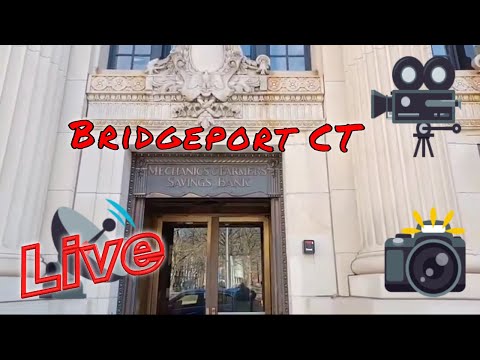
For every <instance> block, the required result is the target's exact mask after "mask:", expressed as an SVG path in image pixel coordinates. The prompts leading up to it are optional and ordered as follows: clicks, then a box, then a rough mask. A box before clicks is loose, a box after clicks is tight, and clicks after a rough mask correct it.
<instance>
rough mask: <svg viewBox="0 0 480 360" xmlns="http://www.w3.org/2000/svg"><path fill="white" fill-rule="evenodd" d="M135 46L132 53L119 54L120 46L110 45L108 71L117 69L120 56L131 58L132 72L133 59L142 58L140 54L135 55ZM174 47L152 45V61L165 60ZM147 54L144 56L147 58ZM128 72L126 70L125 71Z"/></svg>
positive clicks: (131, 67) (131, 66)
mask: <svg viewBox="0 0 480 360" xmlns="http://www.w3.org/2000/svg"><path fill="white" fill-rule="evenodd" d="M135 46H136V45H132V51H131V52H130V53H119V45H110V52H109V56H108V65H107V66H108V69H113V70H115V69H117V57H119V56H130V57H131V60H130V70H132V69H133V59H134V57H135V56H136V55H138V56H142V55H140V54H135ZM171 48H172V46H171V45H151V51H150V60H153V59H156V58H160V59H164V58H166V57H167V56H168V54H169V53H170V50H171ZM146 55H148V54H145V55H144V56H145V57H146ZM125 70H126V69H125Z"/></svg>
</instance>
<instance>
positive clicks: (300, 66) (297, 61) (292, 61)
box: [288, 57, 305, 71]
mask: <svg viewBox="0 0 480 360" xmlns="http://www.w3.org/2000/svg"><path fill="white" fill-rule="evenodd" d="M288 70H292V71H304V70H305V58H304V57H289V58H288Z"/></svg>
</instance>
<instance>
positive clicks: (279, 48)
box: [270, 45, 287, 55]
mask: <svg viewBox="0 0 480 360" xmlns="http://www.w3.org/2000/svg"><path fill="white" fill-rule="evenodd" d="M270 55H287V46H286V45H270Z"/></svg>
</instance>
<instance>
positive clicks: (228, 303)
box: [218, 223, 265, 313]
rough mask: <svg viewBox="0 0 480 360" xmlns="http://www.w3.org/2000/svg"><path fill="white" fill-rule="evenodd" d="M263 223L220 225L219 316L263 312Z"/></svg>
mask: <svg viewBox="0 0 480 360" xmlns="http://www.w3.org/2000/svg"><path fill="white" fill-rule="evenodd" d="M262 240H263V239H262V226H261V225H260V224H252V225H248V224H235V223H232V224H221V225H220V233H219V242H218V311H219V313H239V312H241V313H251V312H264V310H265V307H264V305H265V304H264V297H263V294H264V290H263V286H264V285H263V284H264V282H263V276H264V275H263V246H262V243H263V241H262Z"/></svg>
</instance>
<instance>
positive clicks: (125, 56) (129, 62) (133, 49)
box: [108, 45, 171, 70]
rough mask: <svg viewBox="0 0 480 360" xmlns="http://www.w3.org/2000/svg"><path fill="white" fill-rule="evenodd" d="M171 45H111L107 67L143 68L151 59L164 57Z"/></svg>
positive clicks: (120, 68)
mask: <svg viewBox="0 0 480 360" xmlns="http://www.w3.org/2000/svg"><path fill="white" fill-rule="evenodd" d="M170 49H171V45H111V46H110V57H109V60H108V68H109V69H118V70H143V69H145V68H146V67H147V63H148V62H149V61H150V60H151V59H156V58H161V59H163V58H165V57H167V55H168V53H169V52H170Z"/></svg>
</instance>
